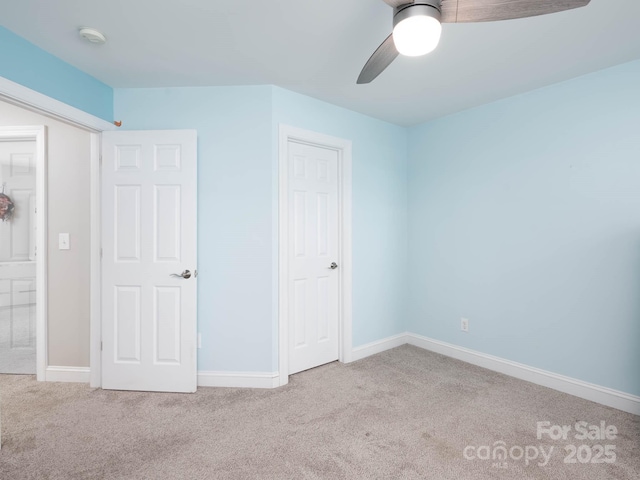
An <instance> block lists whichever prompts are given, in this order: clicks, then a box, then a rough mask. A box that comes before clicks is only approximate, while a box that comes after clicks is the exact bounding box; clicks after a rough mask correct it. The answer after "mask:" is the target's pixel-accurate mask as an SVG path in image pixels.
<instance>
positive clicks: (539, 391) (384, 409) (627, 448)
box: [0, 346, 640, 480]
mask: <svg viewBox="0 0 640 480" xmlns="http://www.w3.org/2000/svg"><path fill="white" fill-rule="evenodd" d="M0 387H1V388H2V424H3V430H4V432H3V447H2V451H1V452H0V479H2V480H19V479H27V478H29V479H65V480H66V479H81V478H82V479H85V478H86V479H102V478H105V479H163V480H164V479H182V478H184V479H289V478H290V479H429V478H433V479H439V480H444V479H456V480H457V479H503V478H506V479H547V478H549V479H562V480H573V479H576V480H580V479H589V480H592V479H593V480H596V479H598V480H600V479H634V480H637V479H639V478H640V417H636V416H634V415H630V414H627V413H623V412H620V411H617V410H614V409H611V408H607V407H603V406H600V405H597V404H595V403H591V402H588V401H585V400H581V399H578V398H575V397H571V396H569V395H565V394H562V393H558V392H555V391H553V390H548V389H546V388H543V387H538V386H536V385H532V384H529V383H526V382H522V381H519V380H515V379H512V378H510V377H506V376H503V375H500V374H497V373H493V372H490V371H487V370H483V369H481V368H477V367H474V366H471V365H467V364H465V363H462V362H458V361H456V360H452V359H449V358H446V357H443V356H440V355H436V354H433V353H429V352H426V351H424V350H421V349H418V348H416V347H411V346H403V347H400V348H397V349H394V350H390V351H388V352H384V353H381V354H379V355H375V356H373V357H369V358H367V359H364V360H361V361H359V362H355V363H353V364H350V365H341V364H338V363H333V364H329V365H326V366H323V367H320V368H316V369H314V370H310V371H307V372H303V373H300V374H298V375H294V376H293V377H291V383H290V384H289V385H288V386H286V387H283V388H278V389H274V390H248V389H217V388H200V389H199V390H198V393H196V394H193V395H180V394H158V393H138V392H114V391H103V390H92V389H90V388H88V387H87V386H86V385H80V384H62V383H37V382H35V380H34V377H32V376H11V375H4V376H0ZM539 421H540V422H542V421H548V422H550V426H551V425H569V426H572V431H571V432H570V433H569V434H568V439H567V440H558V441H554V440H551V439H550V438H549V437H548V436H544V437H543V438H542V439H540V440H538V439H537V438H536V426H537V422H539ZM578 421H585V422H588V424H594V425H600V422H601V421H604V422H606V425H613V426H615V427H616V429H617V431H618V434H617V437H616V438H615V439H614V440H604V441H599V440H586V441H578V440H576V439H574V438H573V437H574V435H575V434H576V433H577V432H576V431H575V429H574V428H573V427H574V426H575V423H576V422H578ZM500 441H502V442H504V445H505V446H506V448H507V449H509V450H510V451H511V452H512V456H513V457H515V458H516V459H513V458H511V456H508V459H507V460H506V461H503V462H500V461H499V460H497V459H496V460H493V459H490V460H485V459H484V458H485V457H486V455H487V453H488V452H489V451H490V450H488V448H483V446H486V447H491V449H493V447H494V446H496V442H500ZM582 444H584V445H587V447H581V449H579V448H578V447H580V445H582ZM597 444H602V445H605V444H607V445H613V446H615V449H613V450H612V449H611V448H610V447H609V448H608V453H607V455H608V458H610V459H612V456H611V453H612V452H615V455H616V459H615V462H613V463H598V464H593V463H580V461H578V460H576V463H573V464H571V463H570V464H566V463H564V460H565V457H566V456H567V451H566V450H565V448H564V447H565V446H566V445H575V446H576V449H577V450H579V454H580V455H581V456H580V459H581V460H583V461H584V460H585V459H588V457H589V456H592V455H593V457H594V458H596V459H598V460H602V459H604V458H606V457H605V455H604V454H603V455H602V456H599V455H600V453H599V451H598V448H597V447H594V446H595V445H597ZM500 445H502V444H500ZM540 446H542V447H543V448H544V451H545V452H546V453H547V454H548V453H549V449H550V448H551V447H553V451H552V453H551V455H550V456H549V458H550V459H549V460H548V463H547V464H546V465H544V466H542V465H540V463H544V458H543V456H542V454H541V453H540V452H541V451H540V450H539V448H540ZM467 447H469V448H467ZM534 448H535V449H536V450H535V451H537V452H538V458H537V459H534V460H529V461H528V465H527V460H525V458H521V459H518V457H519V456H520V453H521V452H522V453H523V454H524V455H526V454H525V453H524V452H528V456H529V457H533V456H534V453H535V451H534ZM465 449H466V450H465ZM520 449H522V450H520ZM603 450H604V449H603ZM465 452H466V456H467V457H469V458H470V459H467V458H465ZM508 455H509V454H508ZM478 457H480V459H479V458H478ZM571 458H576V459H577V457H571ZM571 458H570V459H571Z"/></svg>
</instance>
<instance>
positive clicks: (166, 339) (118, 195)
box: [102, 130, 197, 392]
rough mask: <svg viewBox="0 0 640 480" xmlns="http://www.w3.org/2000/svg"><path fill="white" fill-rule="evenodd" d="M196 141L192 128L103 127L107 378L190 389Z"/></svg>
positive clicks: (137, 385) (123, 385)
mask: <svg viewBox="0 0 640 480" xmlns="http://www.w3.org/2000/svg"><path fill="white" fill-rule="evenodd" d="M196 150H197V140H196V132H195V131H191V130H180V131H128V132H126V131H125V132H104V133H103V136H102V217H103V218H102V249H103V251H102V342H103V343H102V387H103V388H106V389H117V390H147V391H167V392H194V391H195V390H196V369H197V367H196V346H197V342H196V339H197V325H196V299H197V292H196V286H197V282H196V275H195V271H196V268H197V263H196V260H197V258H196V211H197V202H196V183H197V182H196V180H197V178H196V175H197V165H196V162H197V153H196ZM187 270H188V271H189V273H185V274H184V276H181V274H182V273H183V272H186V271H187ZM186 277H188V278H186Z"/></svg>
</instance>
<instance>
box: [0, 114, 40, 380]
mask: <svg viewBox="0 0 640 480" xmlns="http://www.w3.org/2000/svg"><path fill="white" fill-rule="evenodd" d="M0 139H2V140H18V141H20V140H33V141H35V142H36V158H35V166H36V211H37V212H38V214H37V216H36V378H37V379H38V380H39V381H42V380H44V379H45V375H46V370H47V153H46V152H47V148H46V145H47V143H46V142H47V127H45V126H44V125H37V126H24V127H0Z"/></svg>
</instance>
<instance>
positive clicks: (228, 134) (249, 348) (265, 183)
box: [115, 87, 277, 372]
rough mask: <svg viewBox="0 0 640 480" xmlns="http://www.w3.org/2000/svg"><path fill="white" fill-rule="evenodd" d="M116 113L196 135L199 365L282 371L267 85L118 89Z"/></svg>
mask: <svg viewBox="0 0 640 480" xmlns="http://www.w3.org/2000/svg"><path fill="white" fill-rule="evenodd" d="M115 114H116V117H117V118H119V119H121V120H122V121H123V128H125V129H129V130H144V129H150V130H152V129H185V128H188V129H196V130H197V131H198V270H199V276H198V298H199V299H198V324H199V325H198V329H199V331H200V332H201V334H202V349H200V350H199V355H198V369H199V370H205V371H254V372H271V371H275V370H277V366H276V367H275V368H274V364H273V362H272V344H273V341H272V325H273V319H272V285H271V282H272V270H271V269H272V258H271V255H272V241H273V240H272V228H273V224H272V208H271V203H272V197H273V192H272V184H271V173H272V172H271V169H272V155H271V152H272V150H271V142H272V127H271V122H272V120H271V87H196V88H170V89H163V88H160V89H116V90H115Z"/></svg>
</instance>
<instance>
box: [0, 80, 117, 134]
mask: <svg viewBox="0 0 640 480" xmlns="http://www.w3.org/2000/svg"><path fill="white" fill-rule="evenodd" d="M0 98H3V99H4V100H7V101H9V102H10V103H14V104H18V105H20V106H22V107H26V108H28V109H30V110H35V111H36V112H38V113H44V114H46V115H52V116H54V117H55V118H56V119H58V120H62V121H65V122H68V123H71V124H73V125H75V126H78V127H81V128H84V129H88V130H92V131H95V132H101V131H103V130H115V129H116V128H117V127H116V126H115V125H114V124H113V123H109V122H107V121H106V120H103V119H101V118H98V117H96V116H94V115H91V114H90V113H87V112H84V111H82V110H80V109H78V108H75V107H72V106H71V105H67V104H66V103H63V102H61V101H59V100H56V99H54V98H51V97H48V96H46V95H43V94H42V93H40V92H36V91H35V90H32V89H30V88H27V87H25V86H24V85H20V84H19V83H16V82H12V81H11V80H9V79H7V78H4V77H0Z"/></svg>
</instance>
